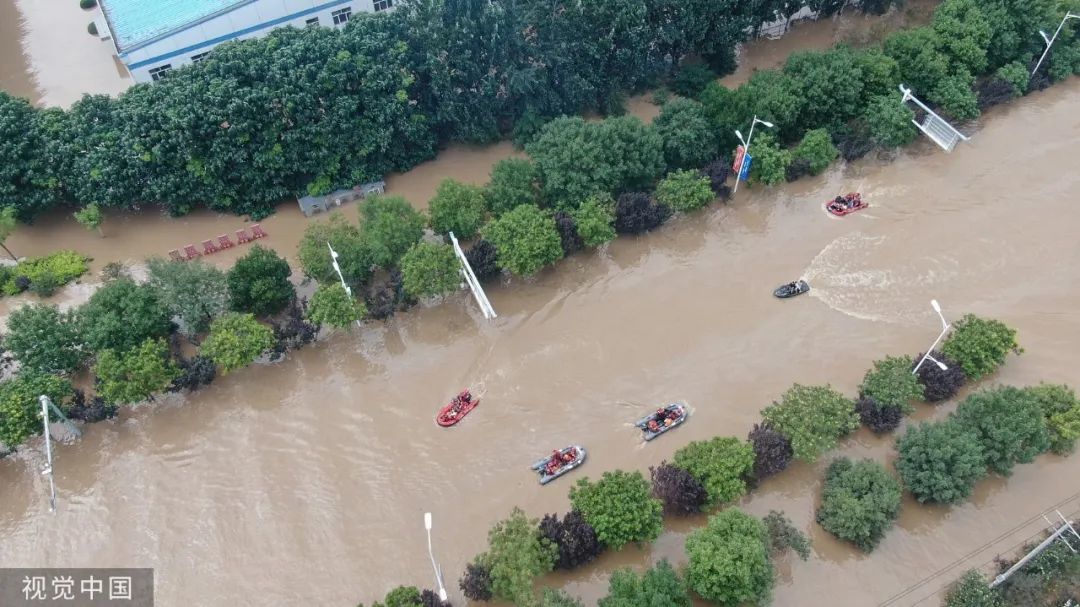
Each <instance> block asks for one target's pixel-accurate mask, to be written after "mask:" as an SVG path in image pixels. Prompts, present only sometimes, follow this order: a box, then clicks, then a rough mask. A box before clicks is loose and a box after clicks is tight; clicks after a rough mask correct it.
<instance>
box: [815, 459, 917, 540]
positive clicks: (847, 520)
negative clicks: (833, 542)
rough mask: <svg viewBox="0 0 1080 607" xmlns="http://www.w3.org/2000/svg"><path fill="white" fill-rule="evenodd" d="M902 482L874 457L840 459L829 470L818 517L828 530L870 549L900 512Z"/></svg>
mask: <svg viewBox="0 0 1080 607" xmlns="http://www.w3.org/2000/svg"><path fill="white" fill-rule="evenodd" d="M900 497H901V491H900V483H898V482H897V481H896V479H894V478H893V477H892V476H890V475H889V473H888V472H887V471H886V470H885V467H884V466H882V465H881V464H879V463H877V462H875V461H874V460H870V459H864V460H859V461H857V462H852V461H851V460H849V459H847V458H840V459H838V460H836V461H834V462H833V463H832V464H830V465H829V469H828V470H827V471H826V472H825V488H824V489H823V490H822V494H821V506H820V507H819V508H818V511H817V520H818V522H819V523H821V526H822V527H824V528H825V530H826V531H828V532H829V533H832V534H833V535H835V536H836V537H838V538H840V539H844V540H847V541H849V542H851V543H853V544H855V545H856V546H858V547H859V548H861V549H862V550H864V551H866V552H870V551H871V550H873V549H874V547H875V546H877V544H878V542H880V541H881V539H882V538H883V537H885V533H886V532H887V531H888V530H889V528H891V527H892V524H893V521H895V520H896V517H897V516H898V515H899V514H900Z"/></svg>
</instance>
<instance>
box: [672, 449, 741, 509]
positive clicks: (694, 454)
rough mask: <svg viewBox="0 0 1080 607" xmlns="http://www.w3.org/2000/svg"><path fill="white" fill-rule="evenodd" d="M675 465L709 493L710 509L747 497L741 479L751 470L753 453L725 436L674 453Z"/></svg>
mask: <svg viewBox="0 0 1080 607" xmlns="http://www.w3.org/2000/svg"><path fill="white" fill-rule="evenodd" d="M675 465H676V466H679V467H680V468H683V469H685V470H686V471H688V472H689V473H690V474H691V475H693V477H694V478H696V479H697V480H698V481H700V482H701V484H702V485H704V487H705V490H706V491H707V492H708V503H709V505H711V506H717V505H720V504H724V503H728V502H731V501H734V500H736V499H738V498H740V497H742V495H743V494H744V493H746V482H745V481H744V480H743V479H745V478H746V477H747V476H748V475H749V474H750V470H751V469H752V468H753V466H754V449H753V448H752V447H751V446H750V445H748V444H746V443H744V442H743V441H741V440H739V439H737V438H733V437H727V436H718V437H716V438H713V439H710V440H705V441H693V442H691V443H689V444H688V445H686V446H685V447H683V448H681V449H679V450H678V451H676V452H675Z"/></svg>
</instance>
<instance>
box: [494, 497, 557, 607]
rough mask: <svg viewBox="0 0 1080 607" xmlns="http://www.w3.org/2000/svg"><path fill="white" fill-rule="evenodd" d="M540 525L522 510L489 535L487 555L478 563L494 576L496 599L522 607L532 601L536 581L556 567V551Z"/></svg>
mask: <svg viewBox="0 0 1080 607" xmlns="http://www.w3.org/2000/svg"><path fill="white" fill-rule="evenodd" d="M536 525H537V521H536V520H535V519H534V520H530V519H529V518H528V517H526V516H525V513H524V512H522V510H521V509H520V508H514V510H513V512H511V513H510V517H509V518H507V519H505V520H502V521H500V522H499V523H497V524H496V525H495V526H494V527H493V528H492V529H491V530H490V531H488V549H487V552H485V553H483V554H481V555H480V556H479V557H478V559H477V560H478V562H479V563H480V564H481V565H482V566H483V567H484V568H485V569H487V570H488V571H489V572H490V574H491V591H492V592H493V593H495V596H496V597H498V598H500V599H503V600H507V601H513V602H515V603H517V604H519V605H522V604H527V602H529V601H531V600H533V580H534V579H535V578H536V577H538V576H541V575H544V574H545V573H548V572H549V571H551V570H552V568H553V567H554V566H555V556H556V554H557V549H556V547H555V546H554V545H553V544H551V543H550V542H548V541H547V540H545V539H543V538H542V537H541V536H540V532H539V530H538V529H537V526H536Z"/></svg>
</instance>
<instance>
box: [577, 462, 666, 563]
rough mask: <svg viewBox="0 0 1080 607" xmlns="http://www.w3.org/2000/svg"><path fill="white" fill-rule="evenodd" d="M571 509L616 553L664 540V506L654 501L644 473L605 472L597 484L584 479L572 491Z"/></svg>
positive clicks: (658, 501) (656, 500)
mask: <svg viewBox="0 0 1080 607" xmlns="http://www.w3.org/2000/svg"><path fill="white" fill-rule="evenodd" d="M570 505H571V507H572V508H573V509H574V510H577V511H578V512H580V513H581V514H582V515H583V516H584V517H585V522H587V523H589V524H590V525H592V528H593V529H595V530H596V536H597V537H598V538H600V541H601V542H602V543H603V544H604V545H605V546H608V547H610V548H613V549H615V550H618V549H619V548H622V547H623V546H624V545H625V544H628V543H630V542H635V543H642V542H651V541H653V540H655V539H656V538H658V537H660V531H661V527H662V525H663V518H662V517H663V505H662V504H661V503H660V500H658V499H656V498H654V497H652V493H651V487H650V485H649V481H647V480H645V477H644V476H642V475H641V473H640V472H624V471H622V470H615V471H613V472H605V473H604V474H603V475H601V477H600V480H599V481H597V482H595V483H593V482H590V481H589V479H588V478H583V479H580V480H579V481H578V482H577V484H576V485H574V486H573V487H572V488H571V489H570Z"/></svg>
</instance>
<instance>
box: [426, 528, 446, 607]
mask: <svg viewBox="0 0 1080 607" xmlns="http://www.w3.org/2000/svg"><path fill="white" fill-rule="evenodd" d="M424 528H425V529H427V551H428V556H430V557H431V568H432V569H434V570H435V582H436V583H438V584H439V600H440V601H443V602H444V603H445V602H446V588H444V587H443V581H442V572H441V571H439V565H438V564H436V563H435V553H434V552H433V551H432V550H431V513H430V512H425V513H424Z"/></svg>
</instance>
